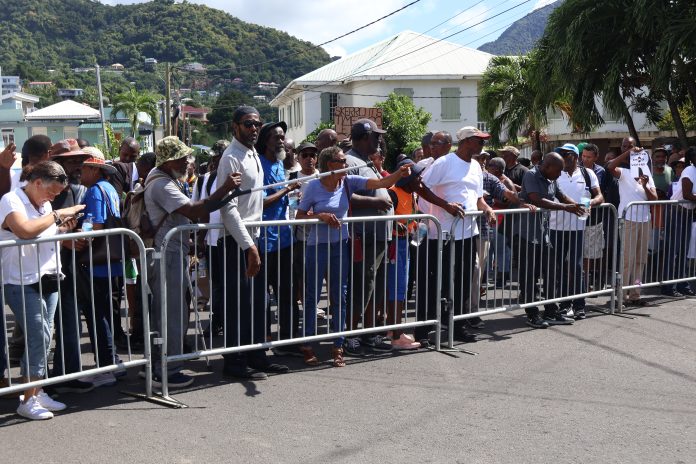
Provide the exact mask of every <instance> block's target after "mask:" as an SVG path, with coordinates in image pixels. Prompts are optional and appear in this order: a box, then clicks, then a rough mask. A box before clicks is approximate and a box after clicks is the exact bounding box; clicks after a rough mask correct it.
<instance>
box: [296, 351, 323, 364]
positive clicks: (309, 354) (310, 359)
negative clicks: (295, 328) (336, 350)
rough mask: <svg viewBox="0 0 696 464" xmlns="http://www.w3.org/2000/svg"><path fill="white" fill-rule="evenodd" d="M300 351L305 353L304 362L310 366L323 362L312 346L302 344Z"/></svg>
mask: <svg viewBox="0 0 696 464" xmlns="http://www.w3.org/2000/svg"><path fill="white" fill-rule="evenodd" d="M300 352H301V353H302V354H303V355H304V362H305V364H307V365H308V366H318V365H319V364H321V362H320V361H319V358H317V355H315V354H314V350H313V349H312V347H311V346H301V347H300Z"/></svg>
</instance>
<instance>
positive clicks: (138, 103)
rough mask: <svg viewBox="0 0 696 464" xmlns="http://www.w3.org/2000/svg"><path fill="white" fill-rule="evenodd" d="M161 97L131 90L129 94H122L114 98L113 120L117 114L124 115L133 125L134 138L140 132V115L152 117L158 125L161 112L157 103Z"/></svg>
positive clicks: (153, 121)
mask: <svg viewBox="0 0 696 464" xmlns="http://www.w3.org/2000/svg"><path fill="white" fill-rule="evenodd" d="M160 99H161V97H160V96H159V95H157V94H155V93H152V92H147V91H146V92H138V91H137V90H135V89H133V88H131V89H130V90H128V92H124V93H120V94H118V95H116V97H114V103H113V107H112V109H111V118H112V119H113V118H115V117H116V114H117V113H123V114H124V115H125V116H126V118H127V119H128V121H129V122H130V125H131V132H132V134H133V137H136V136H137V132H138V114H140V113H145V114H147V115H148V116H150V119H151V120H152V123H153V125H154V126H156V125H157V121H158V119H159V118H158V116H159V111H158V107H157V106H158V105H157V102H158V101H159V100H160Z"/></svg>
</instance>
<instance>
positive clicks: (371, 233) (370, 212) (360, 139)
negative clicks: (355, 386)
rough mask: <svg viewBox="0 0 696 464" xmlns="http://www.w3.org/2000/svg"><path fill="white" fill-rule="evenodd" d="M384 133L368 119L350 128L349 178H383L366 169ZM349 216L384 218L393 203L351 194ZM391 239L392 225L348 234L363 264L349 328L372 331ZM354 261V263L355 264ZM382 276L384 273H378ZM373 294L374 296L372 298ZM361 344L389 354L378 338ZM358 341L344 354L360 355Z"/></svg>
mask: <svg viewBox="0 0 696 464" xmlns="http://www.w3.org/2000/svg"><path fill="white" fill-rule="evenodd" d="M385 132H386V131H384V130H382V129H380V128H379V127H377V124H375V122H374V121H372V120H370V119H359V120H357V121H356V122H355V123H354V124H353V127H352V128H351V131H350V137H351V140H352V142H353V148H352V149H351V150H350V151H348V152H346V159H347V164H348V167H354V168H355V169H354V170H353V171H351V172H350V173H349V174H354V175H360V176H363V177H367V178H368V179H381V178H382V175H381V174H380V173H379V172H378V171H377V169H375V168H374V167H373V166H369V167H368V166H366V163H367V162H369V161H370V156H371V155H373V154H375V153H377V149H378V148H379V145H380V143H381V142H382V134H384V133H385ZM350 207H351V216H353V217H356V216H357V217H364V216H384V215H392V214H394V209H393V208H392V202H391V199H390V198H389V193H388V192H387V189H378V190H359V191H357V192H352V197H351V202H350ZM391 235H392V223H391V222H377V223H375V222H367V223H359V224H355V227H354V228H353V229H352V230H351V237H352V239H353V241H354V246H353V250H354V251H355V252H356V255H358V256H360V255H361V257H362V263H360V265H359V266H355V267H354V271H353V277H352V278H353V285H352V286H351V290H352V297H351V298H350V301H351V305H352V311H353V321H352V326H351V327H352V328H357V325H358V323H359V322H360V319H361V318H362V317H363V312H364V313H365V314H364V315H365V317H364V319H363V328H370V327H374V321H373V316H374V313H375V311H374V310H373V304H372V303H371V302H376V301H382V300H383V292H384V289H383V288H382V286H381V285H375V283H376V282H383V280H384V279H383V278H380V277H379V276H378V272H380V265H381V264H382V262H383V261H384V253H385V251H386V250H387V244H388V241H389V240H390V238H391ZM355 259H356V258H355V257H354V259H353V260H354V261H355ZM381 272H384V269H382V270H381ZM373 293H374V295H373ZM362 343H363V344H366V345H368V346H370V347H372V348H373V349H375V350H378V351H389V350H391V345H390V344H388V343H385V342H384V340H383V337H382V336H380V335H373V336H364V337H363V338H362ZM360 344H361V342H360V340H358V339H347V340H346V352H347V353H348V354H360V353H362V349H361V347H360Z"/></svg>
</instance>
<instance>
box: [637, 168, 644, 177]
mask: <svg viewBox="0 0 696 464" xmlns="http://www.w3.org/2000/svg"><path fill="white" fill-rule="evenodd" d="M638 177H639V178H640V177H643V169H642V168H641V167H640V166H639V167H638Z"/></svg>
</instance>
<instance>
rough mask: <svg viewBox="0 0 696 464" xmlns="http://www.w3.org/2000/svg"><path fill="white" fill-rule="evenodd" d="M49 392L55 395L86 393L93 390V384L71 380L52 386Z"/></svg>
mask: <svg viewBox="0 0 696 464" xmlns="http://www.w3.org/2000/svg"><path fill="white" fill-rule="evenodd" d="M44 390H46V388H44ZM50 390H51V391H53V392H55V393H87V392H91V391H92V390H94V384H92V383H91V382H85V381H83V380H71V381H69V382H63V383H59V384H57V385H53V386H52V387H51V389H50Z"/></svg>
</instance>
